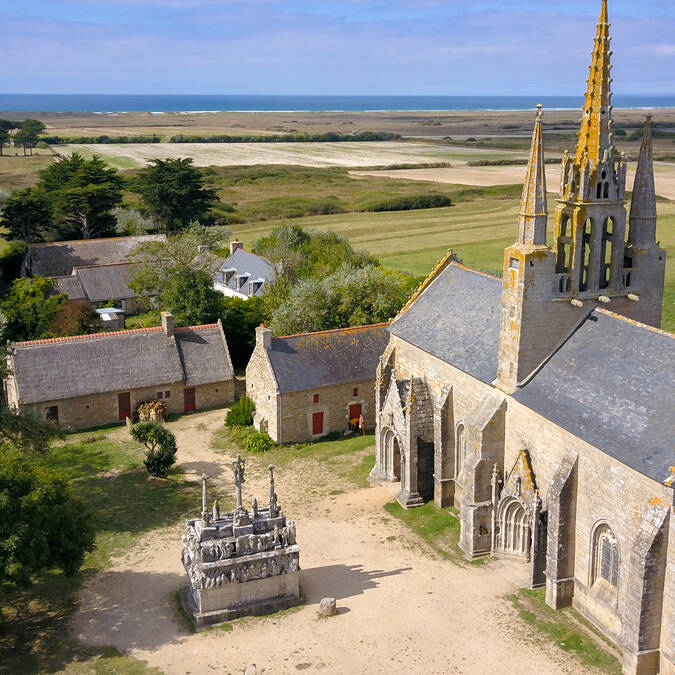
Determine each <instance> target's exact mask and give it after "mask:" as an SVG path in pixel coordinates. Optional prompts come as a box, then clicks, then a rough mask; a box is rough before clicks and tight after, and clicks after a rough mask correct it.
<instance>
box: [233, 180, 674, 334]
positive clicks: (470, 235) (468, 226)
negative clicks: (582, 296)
mask: <svg viewBox="0 0 675 675" xmlns="http://www.w3.org/2000/svg"><path fill="white" fill-rule="evenodd" d="M454 187H456V186H454ZM518 207H519V200H518V199H517V198H516V199H514V198H511V199H504V198H502V199H498V198H495V197H483V198H477V199H475V200H474V201H470V202H460V203H458V204H457V205H456V206H451V207H449V208H444V209H429V210H424V211H400V212H391V213H349V214H338V215H333V216H317V217H311V218H299V219H297V220H294V221H293V222H294V223H297V224H298V225H301V226H302V227H306V228H307V229H309V230H313V229H314V230H324V229H332V230H335V231H336V232H339V233H340V234H343V235H345V236H346V237H349V239H350V241H351V242H352V244H353V245H354V246H355V247H356V248H359V249H365V250H367V251H369V252H370V253H372V254H373V255H376V256H377V257H378V258H379V260H380V262H381V263H382V264H383V265H385V266H387V267H389V268H391V269H395V270H401V271H405V272H411V273H413V274H418V275H426V274H428V273H429V272H430V271H431V270H432V269H433V267H434V265H435V264H436V263H437V262H438V260H439V259H440V258H441V257H442V256H443V254H444V253H445V251H447V250H448V249H449V248H451V249H453V250H454V251H455V252H456V253H457V254H458V255H459V257H460V258H461V259H462V261H463V262H464V263H465V264H466V265H468V266H470V267H474V268H476V269H480V270H484V271H488V272H498V273H501V267H502V262H503V255H504V248H505V247H506V246H508V245H510V244H512V243H513V241H514V239H515V235H516V224H517V221H518ZM554 207H555V202H554V201H553V199H551V202H550V204H549V209H550V210H551V211H552V209H553V208H554ZM658 208H659V223H658V239H659V240H660V242H661V246H663V247H664V248H665V249H666V250H667V252H668V263H667V267H666V292H665V297H664V303H663V305H664V311H663V328H664V329H665V330H669V331H673V330H675V202H672V201H661V202H659V205H658ZM278 224H279V221H267V222H260V223H250V224H244V225H236V226H234V227H233V230H234V233H235V235H236V236H237V237H239V238H240V239H241V240H242V241H243V242H244V244H245V245H246V246H247V247H249V246H252V244H253V243H254V242H255V241H256V239H258V238H259V237H261V236H263V235H265V234H267V233H268V232H270V230H271V229H273V228H274V227H275V226H276V225H278ZM552 227H553V222H552V218H550V220H549V234H551V233H552Z"/></svg>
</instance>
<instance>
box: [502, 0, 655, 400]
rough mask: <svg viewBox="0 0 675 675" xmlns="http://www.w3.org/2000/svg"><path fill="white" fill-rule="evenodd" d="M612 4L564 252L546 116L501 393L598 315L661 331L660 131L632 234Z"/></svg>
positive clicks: (571, 192) (531, 183)
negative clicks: (552, 194) (552, 197)
mask: <svg viewBox="0 0 675 675" xmlns="http://www.w3.org/2000/svg"><path fill="white" fill-rule="evenodd" d="M609 28H610V23H609V17H608V13H607V0H602V9H601V13H600V20H599V22H598V27H597V32H596V36H595V43H594V48H593V52H592V61H591V66H590V76H589V78H588V88H587V91H586V99H585V104H584V111H583V116H582V119H581V130H580V132H579V141H578V144H577V150H576V154H575V156H574V157H571V156H570V155H569V154H568V153H567V152H566V153H565V156H564V158H563V165H562V177H561V184H560V197H559V199H558V206H557V208H556V211H555V231H554V248H551V247H549V246H547V236H546V225H547V208H546V175H545V172H544V168H545V167H544V151H543V141H542V133H543V132H542V113H541V108H540V109H539V112H538V114H537V120H536V122H535V128H534V134H533V138H532V150H531V153H530V161H529V165H528V168H527V177H526V180H525V187H524V189H523V199H522V203H521V209H520V217H519V223H518V236H517V241H516V243H515V244H513V246H510V247H509V248H507V249H506V251H505V255H504V277H503V279H504V281H503V284H504V293H503V296H502V310H501V324H500V338H499V366H498V374H497V380H496V382H495V384H496V385H497V386H499V387H500V388H501V389H502V390H503V391H505V392H507V393H512V392H513V391H514V390H515V389H516V388H517V387H519V386H521V385H522V384H524V383H525V382H526V381H527V379H528V377H530V376H531V375H532V374H533V373H534V372H535V371H536V369H537V368H538V366H539V365H540V364H541V363H543V361H544V360H545V359H546V358H548V357H549V356H550V355H551V354H552V353H553V352H554V351H555V350H556V349H557V348H558V347H559V345H560V344H562V342H563V341H564V340H566V339H567V338H568V337H569V335H570V334H571V333H572V332H573V331H574V330H575V328H576V327H577V326H578V325H579V324H580V323H581V322H582V321H583V320H584V318H585V317H586V316H587V315H588V314H589V313H590V312H591V311H593V309H594V308H596V307H598V306H602V307H605V308H607V309H609V310H612V311H614V312H617V313H619V314H623V315H624V316H627V317H629V318H632V319H635V320H637V321H641V322H643V323H648V324H651V325H653V326H656V327H658V326H659V325H660V322H661V305H662V301H663V285H664V278H665V260H666V254H665V251H663V249H661V248H660V247H659V246H658V244H657V243H656V195H655V191H654V168H653V162H652V146H651V134H650V122H649V121H648V123H647V126H646V129H645V138H644V141H643V144H642V149H641V151H640V160H639V162H638V169H637V176H636V181H635V188H634V193H633V204H632V208H631V217H630V229H629V230H628V231H627V227H626V225H627V224H626V219H627V218H626V203H625V197H626V171H627V164H626V159H625V157H624V156H622V155H621V154H620V153H619V152H618V151H617V150H616V148H615V147H614V140H613V134H612V86H611V85H612V78H611V69H612V66H611V64H610V59H611V56H612V51H611V49H610V42H611V37H610V35H609Z"/></svg>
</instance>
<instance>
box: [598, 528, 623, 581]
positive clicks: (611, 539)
mask: <svg viewBox="0 0 675 675" xmlns="http://www.w3.org/2000/svg"><path fill="white" fill-rule="evenodd" d="M619 560H620V556H619V543H618V542H617V540H616V537H615V536H614V533H613V532H612V530H611V528H610V527H609V526H608V525H606V524H604V523H603V524H602V525H600V526H599V527H598V528H597V529H596V530H595V533H594V535H593V570H592V571H593V579H592V583H593V584H596V583H598V582H600V583H607V584H609V586H610V587H612V588H617V587H618V585H619Z"/></svg>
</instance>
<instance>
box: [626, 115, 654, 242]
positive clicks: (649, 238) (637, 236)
mask: <svg viewBox="0 0 675 675" xmlns="http://www.w3.org/2000/svg"><path fill="white" fill-rule="evenodd" d="M628 239H629V241H630V243H631V244H632V245H633V246H635V247H636V248H644V247H646V246H653V245H654V244H655V243H656V188H655V186H654V157H653V153H652V116H651V115H647V121H646V122H645V133H644V136H643V137H642V146H641V148H640V157H639V158H638V163H637V169H636V172H635V184H634V186H633V200H632V203H631V207H630V233H629V237H628Z"/></svg>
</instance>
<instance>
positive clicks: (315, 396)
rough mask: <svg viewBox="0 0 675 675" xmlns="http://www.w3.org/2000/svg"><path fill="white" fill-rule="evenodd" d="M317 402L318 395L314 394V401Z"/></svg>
mask: <svg viewBox="0 0 675 675" xmlns="http://www.w3.org/2000/svg"><path fill="white" fill-rule="evenodd" d="M318 402H319V395H318V394H314V403H318Z"/></svg>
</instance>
